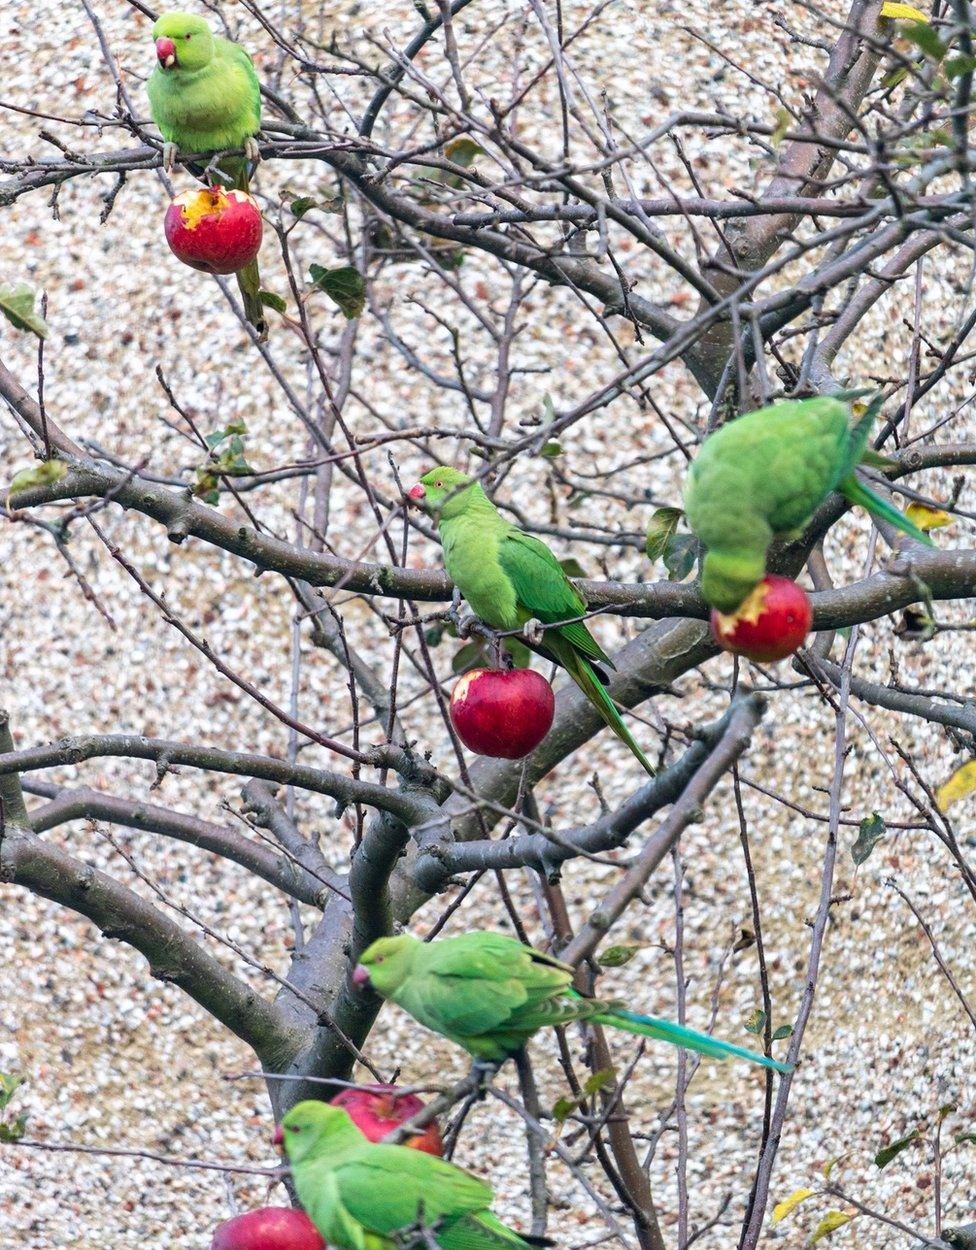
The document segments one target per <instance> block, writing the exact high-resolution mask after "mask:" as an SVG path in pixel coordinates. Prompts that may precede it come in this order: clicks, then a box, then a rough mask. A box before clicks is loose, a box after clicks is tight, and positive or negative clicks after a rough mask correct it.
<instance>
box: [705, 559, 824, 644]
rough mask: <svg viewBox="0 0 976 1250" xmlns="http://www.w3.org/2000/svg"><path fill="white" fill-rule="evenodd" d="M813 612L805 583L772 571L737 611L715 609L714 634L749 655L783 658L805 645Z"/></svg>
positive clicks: (723, 642) (724, 642)
mask: <svg viewBox="0 0 976 1250" xmlns="http://www.w3.org/2000/svg"><path fill="white" fill-rule="evenodd" d="M812 619H813V612H812V610H811V608H810V600H809V598H808V597H807V593H806V591H805V590H804V589H803V587H802V586H798V585H797V584H796V582H791V581H790V579H789V578H788V577H776V576H775V575H773V574H768V575H767V576H766V577H764V578H763V579H762V581H761V582H760V583H759V585H758V586H757V587H756V588H755V590H753V591H752V593H751V594H749V595H748V596H747V597H746V599H745V600H744V601H743V602H742V603H740V604H739V606H738V608H737V609H736V610H735V612H731V613H723V612H716V611H715V610H714V609H713V611H712V618H711V621H712V634H713V636H714V638H715V641H716V642H717V643H718V645H719V646H720V647H722V648H723V650H725V651H733V652H735V653H736V654H737V655H744V656H746V658H747V659H750V660H758V661H760V662H767V663H768V662H769V661H771V660H782V659H784V658H785V657H786V656H788V655H792V654H793V652H794V651H795V650H796V649H797V648H798V647H800V646H802V645H803V641H804V639H805V638H806V636H807V634H808V633H809V632H810V623H811V621H812Z"/></svg>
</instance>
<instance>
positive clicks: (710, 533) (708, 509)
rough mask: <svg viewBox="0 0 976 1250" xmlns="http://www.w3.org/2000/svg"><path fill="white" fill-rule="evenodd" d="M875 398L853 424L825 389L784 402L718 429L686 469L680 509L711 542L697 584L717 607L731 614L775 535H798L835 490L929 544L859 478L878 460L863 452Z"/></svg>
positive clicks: (755, 579)
mask: <svg viewBox="0 0 976 1250" xmlns="http://www.w3.org/2000/svg"><path fill="white" fill-rule="evenodd" d="M880 406H881V405H880V402H875V403H874V404H872V405H871V406H870V407H869V408H868V410H867V412H865V413H864V415H863V416H862V417H860V418H859V419H858V420H856V421H855V422H854V423H853V424H852V423H851V420H850V409H849V405H848V404H847V403H844V402H842V401H841V400H840V399H837V398H834V397H831V396H818V397H816V398H814V399H800V400H787V401H785V402H783V403H778V404H772V405H771V406H770V407H768V408H760V409H759V410H758V411H757V412H750V413H747V414H746V415H745V416H742V417H739V418H737V419H736V420H734V421H730V422H729V423H728V425H724V426H722V428H721V429H720V430H716V431H715V433H714V434H712V435H711V436H710V437H709V438H707V439H706V440H705V442H704V444H703V445H702V449H701V451H700V452H699V453H698V456H697V458H696V459H695V461H694V462H693V463H692V465H691V468H690V469H689V471H688V481H687V485H686V487H685V515H686V516H687V518H688V524H689V525H690V526H691V528H692V529H693V530H694V532H695V533H696V534H697V535H698V537H699V538H700V539H701V540H702V542H703V543H704V544H705V547H706V549H707V551H706V555H705V559H704V562H703V564H702V580H701V590H702V594H703V595H704V597H705V599H706V600H707V601H708V603H710V604H711V605H712V607H714V608H717V609H718V610H719V611H720V612H734V611H735V609H736V608H738V607H739V605H740V604H741V603H742V602H743V600H744V599H745V598H746V597H747V596H748V594H749V593H750V591H751V590H752V589H753V588H754V587H755V586H756V585H757V584H758V583H759V582H760V581H761V580H762V578H763V576H764V575H765V572H766V552H767V550H768V548H769V545H770V543H771V542H772V541H773V539H774V538H776V537H778V536H788V535H790V534H793V533H797V532H801V531H802V530H803V528H804V526H805V525H806V524H807V522H808V521H809V520H810V518H811V517H812V516H813V514H814V512H816V510H817V508H818V507H819V506H820V504H821V503H822V502H823V501H824V500H825V499H826V498H827V496H828V495H829V494H830V492H831V491H833V490H836V491H840V493H841V494H842V495H843V496H844V497H845V498H846V499H847V500H849V501H850V502H851V503H855V504H860V506H861V507H862V508H865V509H867V511H868V512H870V513H871V514H872V516H876V517H878V518H880V519H881V520H884V521H888V522H890V523H891V524H892V525H897V526H898V528H899V529H901V530H904V531H905V533H906V534H911V536H912V537H913V538H916V539H918V540H919V541H920V542H924V543H926V544H928V545H929V546H931V545H932V544H931V541H930V540H929V539H928V538H927V537H926V536H925V534H923V533H922V531H921V530H919V529H917V528H916V527H915V526H914V525H913V524H912V523H911V521H909V520H908V518H907V517H905V516H903V515H902V513H900V512H899V511H898V510H897V509H896V508H893V507H892V506H891V505H890V504H888V503H886V502H885V501H884V500H883V499H881V498H879V497H878V496H877V495H876V494H875V493H874V492H873V491H871V490H869V489H868V488H867V487H866V486H865V485H864V484H863V483H862V482H860V481H859V480H858V478H857V476H856V475H855V468H856V466H857V465H858V464H859V463H870V462H877V461H878V460H879V459H880V457H878V456H877V455H876V453H875V452H874V451H873V450H871V449H867V448H866V446H865V444H866V443H867V438H868V434H869V432H870V429H871V425H872V423H873V421H874V418H875V416H876V415H877V412H878V410H879V408H880Z"/></svg>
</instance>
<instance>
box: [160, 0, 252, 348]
mask: <svg viewBox="0 0 976 1250" xmlns="http://www.w3.org/2000/svg"><path fill="white" fill-rule="evenodd" d="M153 38H154V39H155V40H156V68H155V69H154V70H153V72H152V73H151V74H150V76H149V82H148V83H147V85H146V90H147V92H148V94H149V108H150V111H151V113H152V118H153V121H154V122H155V123H156V125H157V126H158V127H159V131H160V134H162V136H163V138H164V140H165V141H166V145H167V149H166V158H165V160H166V164H167V166H172V163H173V159H174V157H175V150H176V149H179V151H180V152H181V154H183V155H186V154H192V153H199V154H201V155H205V156H206V155H210V154H211V153H214V152H221V151H223V150H224V149H226V148H243V150H244V152H243V155H241V156H238V155H236V154H229V155H227V156H225V157H222V158H221V161H220V164H219V168H220V170H221V172H222V173H223V174H224V175H225V177H226V178H228V179H229V180H230V181H231V184H232V185H233V186H234V187H236V188H237V189H238V190H240V191H247V190H248V178H249V165H250V163H251V162H252V161H256V160H257V159H259V156H258V148H257V143H256V141H255V138H254V136H255V135H256V134H257V133H258V131H259V130H260V129H261V88H260V86H259V84H258V78H257V75H256V74H255V72H254V65H253V63H252V61H251V58H250V57H249V56H248V54H247V53H246V52H245V51H244V49H243V48H241V47H239V46H238V45H237V44H236V43H231V41H230V40H229V39H222V38H220V36H218V35H215V34H214V33H213V31H211V29H210V27H209V25H208V24H207V22H206V21H205V20H204V19H203V18H202V17H197V16H195V15H194V14H191V13H179V12H172V13H164V14H163V15H162V16H161V17H160V18H159V20H158V21H157V22H156V24H155V26H154V27H153ZM204 164H206V162H204ZM237 284H238V286H239V287H240V290H241V297H242V299H243V301H244V311H245V313H246V315H247V319H248V321H250V322H251V324H252V325H253V326H255V327H256V328H257V329H258V330H259V331H260V332H261V334H262V335H263V334H265V333H266V330H267V326H266V323H265V317H264V308H263V305H262V303H261V297H260V290H261V279H260V275H259V273H258V263H257V261H256V260H255V261H252V262H251V264H250V265H246V266H245V267H244V268H243V269H241V270H240V271H239V272H238V274H237Z"/></svg>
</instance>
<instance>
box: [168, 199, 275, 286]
mask: <svg viewBox="0 0 976 1250" xmlns="http://www.w3.org/2000/svg"><path fill="white" fill-rule="evenodd" d="M262 228H263V227H262V224H261V210H260V209H259V208H258V206H257V203H256V202H255V201H254V200H253V199H252V198H251V196H249V195H248V194H247V192H246V191H235V190H231V191H225V190H224V188H223V187H201V188H200V189H199V190H196V191H184V192H183V194H182V195H178V196H177V197H176V199H175V200H174V201H173V202H172V204H170V206H169V208H168V209H167V210H166V218H165V220H164V222H163V229H164V230H165V231H166V242H167V243H168V244H169V245H170V248H171V249H172V251H173V254H174V255H175V256H176V257H178V258H179V259H180V260H181V261H182V262H183V263H184V265H189V266H190V267H191V268H193V269H202V270H204V272H205V273H236V272H237V271H238V269H243V268H244V266H245V265H247V264H249V263H250V262H251V261H252V260H253V259H254V258H255V256H257V254H258V251H259V249H260V247H261V231H262Z"/></svg>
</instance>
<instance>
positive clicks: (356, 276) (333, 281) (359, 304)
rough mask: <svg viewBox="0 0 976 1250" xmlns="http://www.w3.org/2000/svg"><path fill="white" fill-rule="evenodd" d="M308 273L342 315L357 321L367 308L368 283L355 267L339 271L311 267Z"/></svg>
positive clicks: (343, 266) (315, 266) (345, 267)
mask: <svg viewBox="0 0 976 1250" xmlns="http://www.w3.org/2000/svg"><path fill="white" fill-rule="evenodd" d="M308 272H309V274H310V275H311V278H312V282H313V284H314V285H315V286H316V287H318V289H319V290H320V291H324V292H325V294H326V295H328V297H329V299H330V300H332V302H333V303H334V304H337V305H338V307H339V310H340V312H341V313H342V315H343V316H344V317H345V318H346V319H347V320H349V321H355V319H356V318H357V317H358V316H359V315H360V313H361V312H362V311H363V309H364V308H365V306H366V282H365V279H364V278H363V275H362V274H361V273H360V272H359V270H358V269H356V268H355V267H354V266H353V265H340V266H339V267H338V268H337V269H323V268H322V266H321V265H309V267H308Z"/></svg>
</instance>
